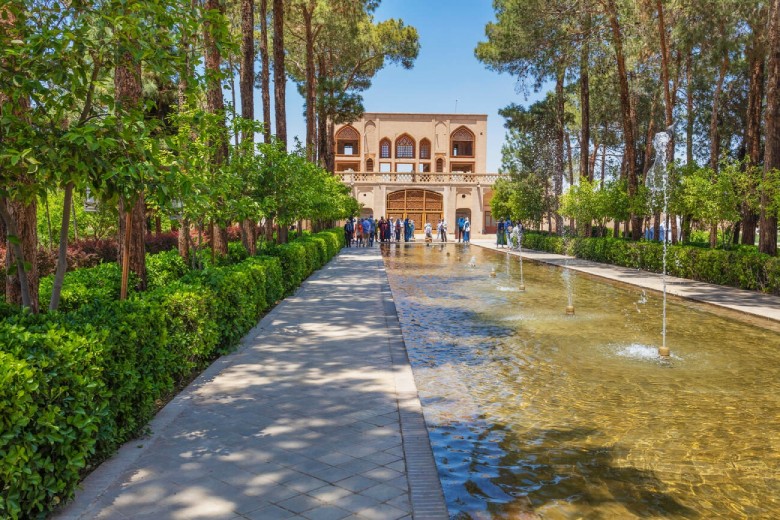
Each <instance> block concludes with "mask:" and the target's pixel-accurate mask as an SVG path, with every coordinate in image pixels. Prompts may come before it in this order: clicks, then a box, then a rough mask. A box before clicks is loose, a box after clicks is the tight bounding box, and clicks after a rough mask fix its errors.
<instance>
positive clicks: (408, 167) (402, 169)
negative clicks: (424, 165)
mask: <svg viewBox="0 0 780 520" xmlns="http://www.w3.org/2000/svg"><path fill="white" fill-rule="evenodd" d="M395 171H396V172H398V173H414V164H410V163H396V165H395Z"/></svg>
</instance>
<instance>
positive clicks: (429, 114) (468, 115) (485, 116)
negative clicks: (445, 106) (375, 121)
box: [363, 111, 488, 119]
mask: <svg viewBox="0 0 780 520" xmlns="http://www.w3.org/2000/svg"><path fill="white" fill-rule="evenodd" d="M368 115H374V116H427V117H439V118H457V117H484V118H485V119H487V117H488V116H487V114H442V113H428V112H368V111H366V112H363V118H365V117H366V116H368Z"/></svg>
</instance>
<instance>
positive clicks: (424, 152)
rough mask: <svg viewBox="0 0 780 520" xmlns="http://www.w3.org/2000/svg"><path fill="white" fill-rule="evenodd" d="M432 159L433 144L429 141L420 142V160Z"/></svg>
mask: <svg viewBox="0 0 780 520" xmlns="http://www.w3.org/2000/svg"><path fill="white" fill-rule="evenodd" d="M430 158H431V142H430V141H429V140H428V139H423V140H422V141H420V159H430Z"/></svg>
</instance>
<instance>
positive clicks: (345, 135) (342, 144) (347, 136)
mask: <svg viewBox="0 0 780 520" xmlns="http://www.w3.org/2000/svg"><path fill="white" fill-rule="evenodd" d="M336 154H338V155H359V154H360V134H359V133H358V131H357V130H355V129H354V128H353V127H351V126H345V127H344V128H342V129H341V130H339V131H338V133H337V134H336Z"/></svg>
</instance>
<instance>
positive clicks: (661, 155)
mask: <svg viewBox="0 0 780 520" xmlns="http://www.w3.org/2000/svg"><path fill="white" fill-rule="evenodd" d="M672 131H673V128H672V127H669V128H668V129H667V131H666V132H658V133H657V134H655V137H653V148H655V162H654V163H653V175H652V177H651V178H650V185H651V189H652V193H653V199H654V202H655V199H656V198H657V196H658V195H662V196H663V215H664V220H666V219H667V217H668V214H669V189H668V184H667V183H668V177H669V175H668V173H667V171H666V147H667V146H668V145H669V140H670V138H671V132H672ZM659 191H660V193H658V192H659ZM668 227H669V226H668V225H666V226H664V233H663V239H662V240H663V244H664V253H663V272H662V275H661V283H662V285H663V294H664V301H663V319H662V320H663V321H662V328H661V346H660V347H658V355H659V356H661V357H662V358H668V357H669V356H670V354H671V352H670V350H669V347H668V346H667V345H666V253H667V249H668V240H667V234H668V232H669V231H668V229H667V228H668Z"/></svg>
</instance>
